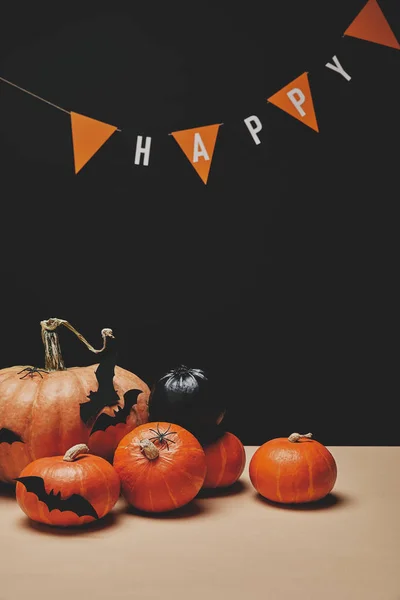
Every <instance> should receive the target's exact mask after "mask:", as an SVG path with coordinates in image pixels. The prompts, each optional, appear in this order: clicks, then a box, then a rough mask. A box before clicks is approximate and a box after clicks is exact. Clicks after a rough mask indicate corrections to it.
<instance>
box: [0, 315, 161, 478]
mask: <svg viewBox="0 0 400 600" xmlns="http://www.w3.org/2000/svg"><path fill="white" fill-rule="evenodd" d="M61 325H63V326H64V327H67V328H68V329H69V330H71V331H72V332H73V333H74V334H75V335H77V337H78V338H79V339H80V340H81V341H82V342H83V343H84V344H85V345H86V346H87V347H88V348H89V350H90V351H91V352H94V353H96V354H98V353H102V356H101V361H100V363H97V364H93V365H90V366H87V367H72V368H68V369H67V368H66V367H65V366H64V361H63V357H62V354H61V348H60V344H59V339H58V333H57V328H58V327H59V326H61ZM41 329H42V340H43V344H44V350H45V368H44V369H38V368H36V367H32V366H25V367H24V366H15V367H9V368H5V369H1V370H0V481H4V482H8V483H13V481H14V479H15V478H16V477H18V475H19V474H20V472H21V470H22V469H23V468H24V467H26V466H27V465H28V464H29V463H30V462H32V461H33V460H36V459H37V458H43V457H47V456H54V455H59V454H63V453H64V452H66V450H67V449H68V448H70V447H71V446H74V445H75V444H77V443H80V442H84V443H86V444H87V445H88V446H89V448H90V450H91V451H92V452H94V453H95V454H98V455H99V456H102V457H103V458H106V459H107V460H109V461H112V457H113V454H114V450H115V448H116V447H117V445H118V442H119V441H120V440H121V439H122V438H123V436H124V435H126V434H127V433H128V431H131V430H132V429H133V428H134V427H135V426H136V425H138V424H140V423H143V422H146V421H147V420H148V411H147V402H148V397H149V395H150V390H149V388H148V386H147V385H146V384H145V383H144V381H142V380H141V379H139V377H137V376H136V375H135V374H134V373H131V372H130V371H127V370H125V369H122V368H121V367H119V366H116V365H115V352H113V349H112V347H111V348H110V344H112V343H113V341H114V336H113V334H112V331H111V329H103V330H102V337H103V347H102V348H100V349H99V350H95V349H94V348H93V347H92V346H91V345H90V344H89V343H88V342H87V341H86V340H85V338H84V337H83V336H82V335H81V334H80V333H79V332H78V331H76V329H74V328H73V327H72V326H71V325H70V324H69V323H68V322H67V321H64V320H62V319H48V320H47V321H42V322H41ZM106 346H107V348H106ZM103 356H104V359H103ZM132 395H134V398H133V400H134V401H133V402H132V398H131V396H132ZM128 408H129V411H128V410H127V409H128ZM120 411H124V413H121V412H120ZM106 414H108V417H109V418H108V422H106V423H104V421H105V418H106V417H105V416H103V415H106ZM121 416H123V419H121ZM114 417H115V418H114ZM98 419H102V421H101V422H100V424H101V427H100V426H97V423H98ZM114 423H115V426H113V425H114ZM104 425H106V427H105V426H104ZM92 432H93V433H92Z"/></svg>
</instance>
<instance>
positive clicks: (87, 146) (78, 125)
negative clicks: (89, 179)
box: [71, 112, 117, 174]
mask: <svg viewBox="0 0 400 600" xmlns="http://www.w3.org/2000/svg"><path fill="white" fill-rule="evenodd" d="M71 129H72V144H73V149H74V163H75V174H76V173H78V172H79V171H80V170H81V169H82V167H84V166H85V165H86V163H87V162H88V161H89V160H90V159H91V158H92V156H93V155H94V154H96V152H97V151H98V150H99V148H101V146H102V145H103V144H105V142H106V141H107V140H108V138H109V137H111V136H112V134H113V133H114V131H116V130H117V127H114V126H113V125H108V124H107V123H103V122H102V121H96V119H91V118H90V117H85V116H84V115H80V114H78V113H74V112H71Z"/></svg>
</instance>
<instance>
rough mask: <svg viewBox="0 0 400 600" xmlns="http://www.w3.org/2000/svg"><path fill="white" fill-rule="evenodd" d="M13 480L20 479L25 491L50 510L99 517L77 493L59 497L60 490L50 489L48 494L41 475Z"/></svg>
mask: <svg viewBox="0 0 400 600" xmlns="http://www.w3.org/2000/svg"><path fill="white" fill-rule="evenodd" d="M15 481H20V482H21V483H22V484H23V485H24V486H25V487H26V491H27V492H32V493H33V494H36V496H37V497H38V500H39V501H40V502H44V503H45V505H46V506H47V508H48V509H49V511H50V512H51V511H52V510H60V511H61V512H65V511H67V510H70V511H71V512H73V513H75V514H76V515H77V516H78V517H85V516H86V515H88V516H90V517H94V518H95V519H98V518H99V517H98V514H97V512H96V511H95V510H94V508H93V506H92V505H91V504H90V502H88V501H87V500H86V498H84V497H83V496H80V495H79V494H72V496H70V497H69V498H61V492H58V493H57V494H55V493H54V490H51V492H50V494H48V493H47V492H46V490H45V487H44V481H43V479H42V478H41V477H36V476H35V475H30V476H27V477H17V478H16V480H15Z"/></svg>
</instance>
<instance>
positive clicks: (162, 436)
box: [149, 424, 176, 450]
mask: <svg viewBox="0 0 400 600" xmlns="http://www.w3.org/2000/svg"><path fill="white" fill-rule="evenodd" d="M170 429H171V424H170V425H169V426H168V429H166V430H165V431H160V429H159V425H157V430H155V429H149V431H152V432H153V433H155V434H156V435H155V436H153V437H151V438H149V441H150V442H152V441H153V440H158V441H159V442H160V444H166V446H167V450H169V446H168V443H170V444H175V442H174V440H170V439H169V438H168V436H169V435H173V434H175V435H176V431H170Z"/></svg>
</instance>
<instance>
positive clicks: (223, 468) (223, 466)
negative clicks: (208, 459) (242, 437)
mask: <svg viewBox="0 0 400 600" xmlns="http://www.w3.org/2000/svg"><path fill="white" fill-rule="evenodd" d="M220 450H221V458H222V460H221V470H220V472H219V475H218V477H217V481H216V485H217V486H218V485H219V484H220V482H221V480H222V478H223V476H224V471H225V467H226V463H227V460H228V456H227V452H226V449H225V445H224V444H221V448H220Z"/></svg>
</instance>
